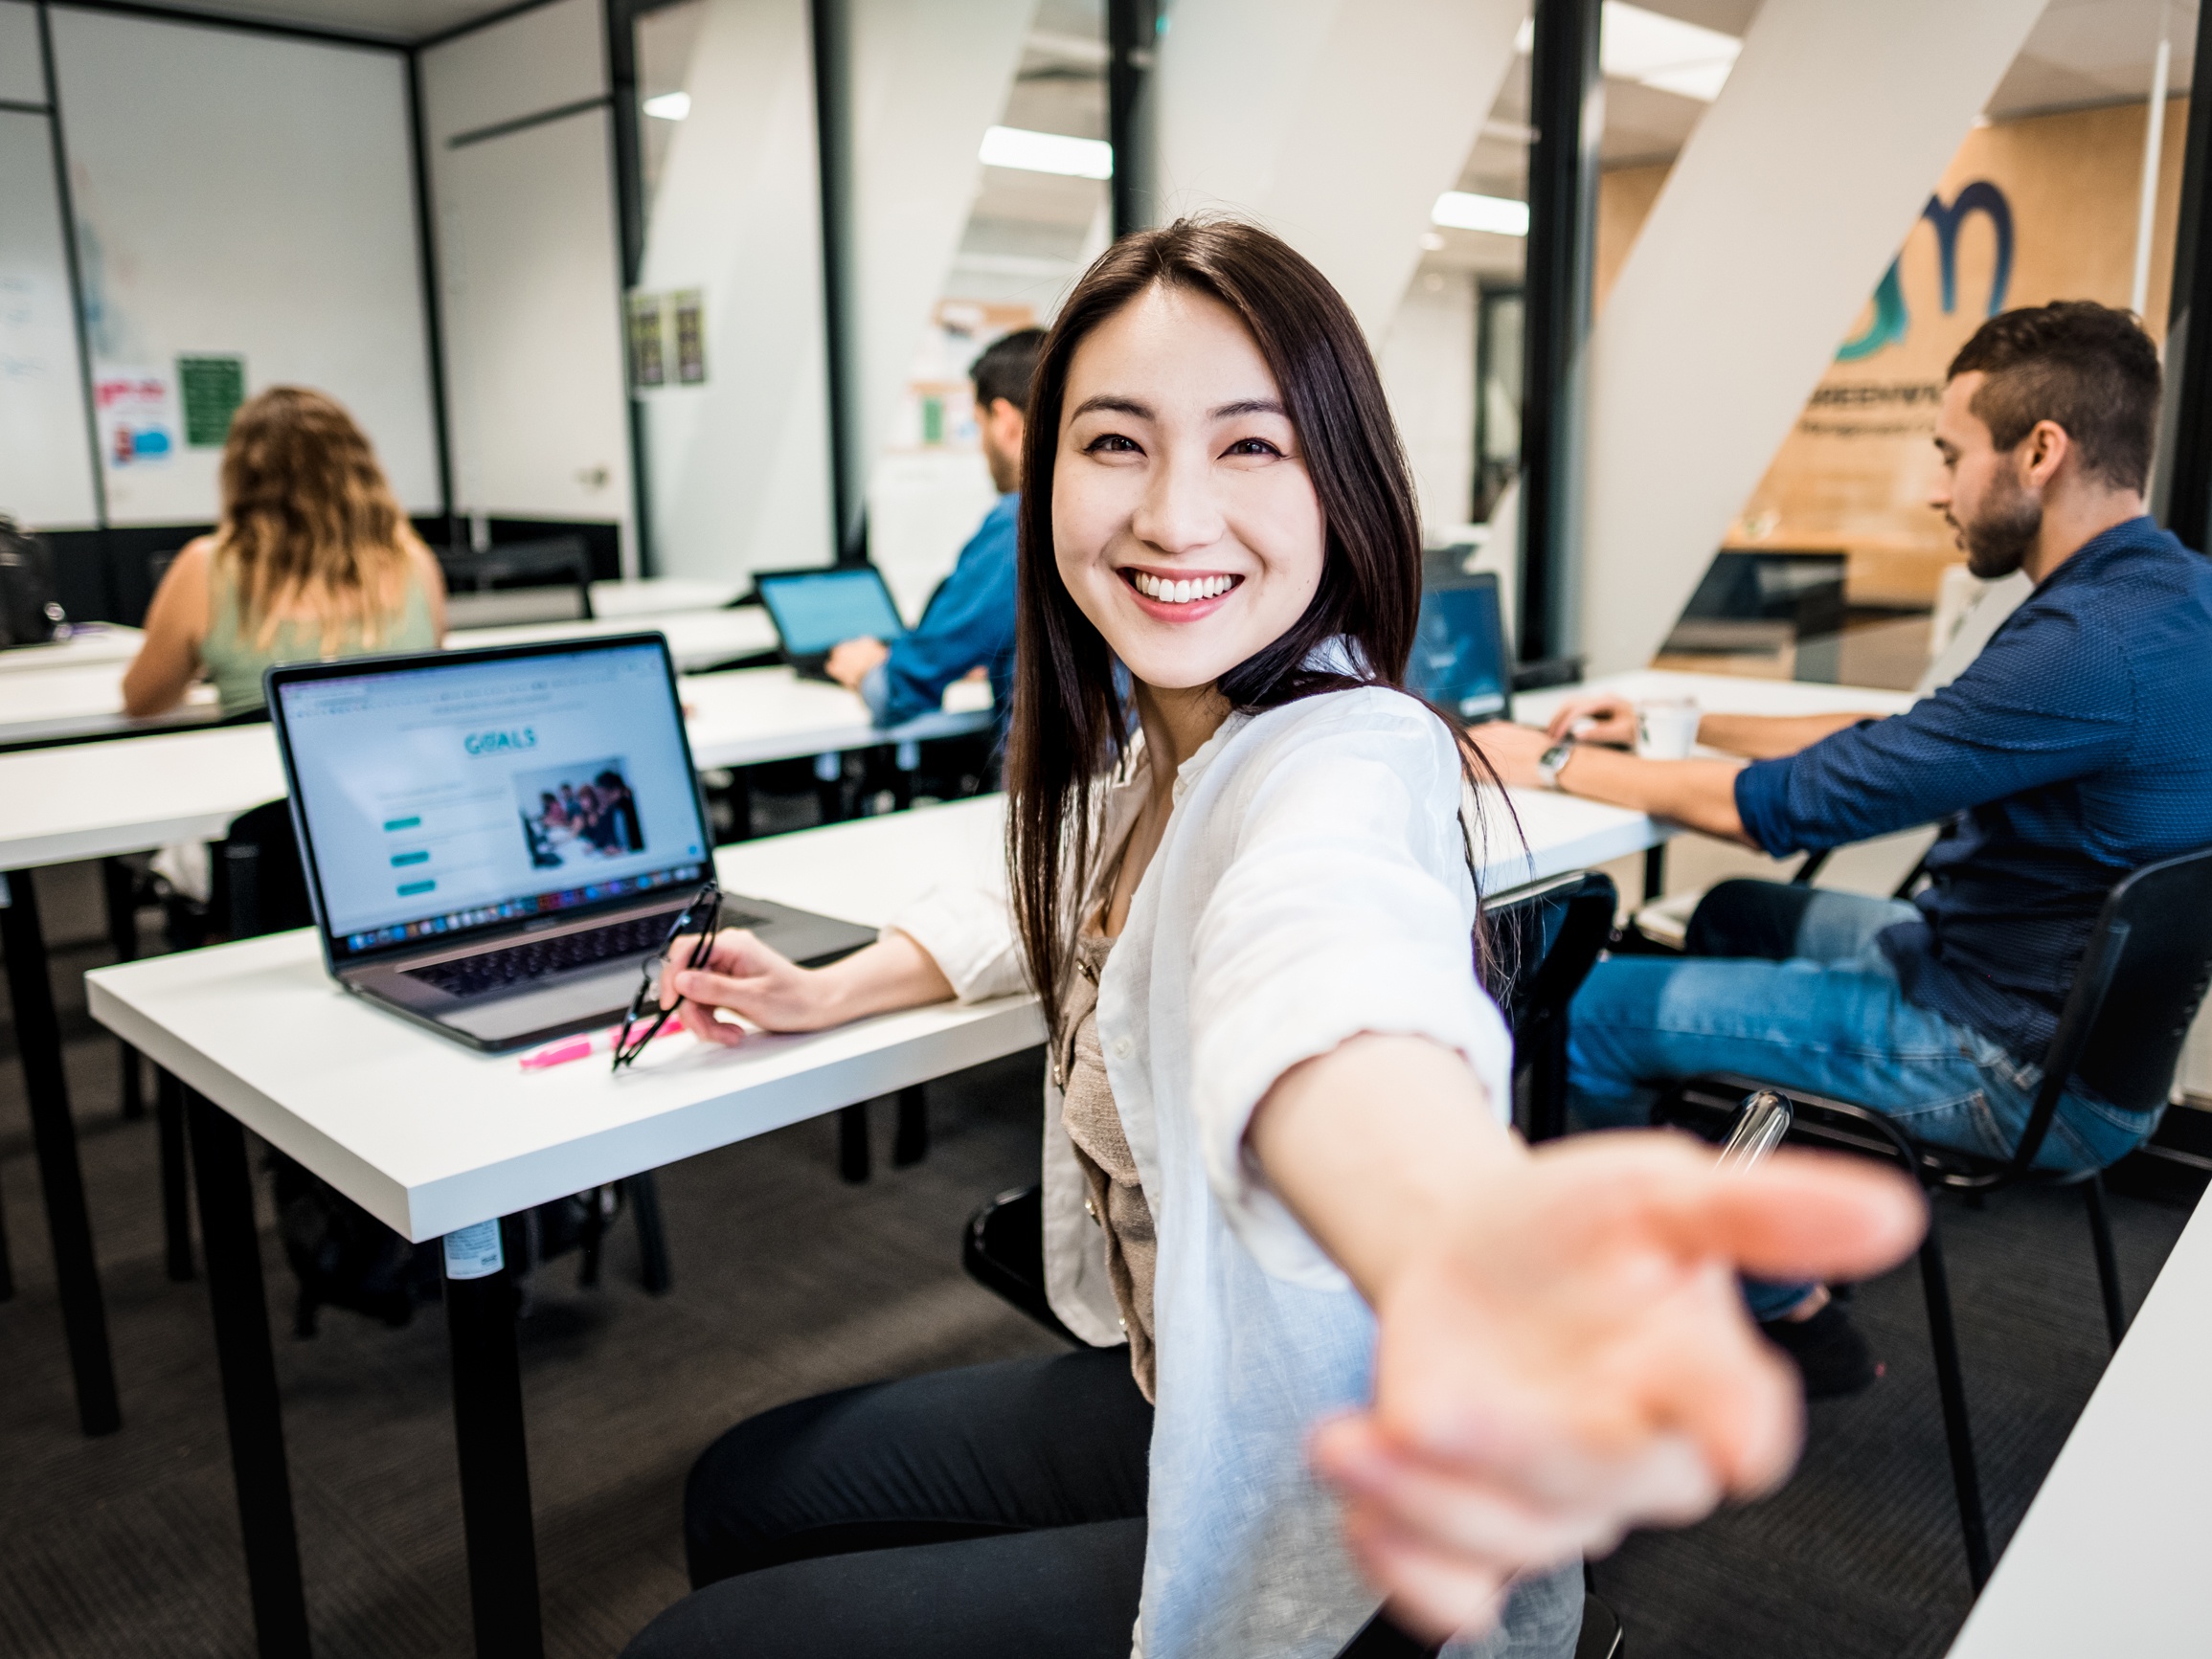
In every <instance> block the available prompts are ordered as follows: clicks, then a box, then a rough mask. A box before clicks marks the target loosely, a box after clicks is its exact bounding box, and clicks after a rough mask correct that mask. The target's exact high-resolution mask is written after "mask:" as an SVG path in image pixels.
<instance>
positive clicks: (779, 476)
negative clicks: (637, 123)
mask: <svg viewBox="0 0 2212 1659" xmlns="http://www.w3.org/2000/svg"><path fill="white" fill-rule="evenodd" d="M686 90H688V92H689V93H690V95H691V109H690V114H689V117H688V119H687V120H686V121H685V122H684V123H683V124H682V125H681V126H680V127H678V128H677V130H676V132H675V135H674V137H673V139H672V141H671V143H670V145H669V146H668V152H667V156H666V161H665V163H664V165H663V169H662V173H661V180H660V188H659V190H658V191H656V192H655V194H654V197H653V201H652V206H651V216H650V218H649V220H648V223H647V226H646V232H645V258H644V269H643V276H642V278H641V280H640V284H639V285H640V286H641V287H642V288H643V289H644V290H646V291H647V292H660V291H665V290H669V289H685V288H699V289H703V290H704V291H705V297H706V311H705V317H706V343H707V365H708V379H707V383H706V384H705V385H703V386H674V387H668V388H666V389H664V390H662V391H660V392H655V393H652V394H651V395H650V396H649V397H648V399H647V402H646V407H645V419H646V445H645V447H646V453H647V465H646V483H647V488H648V490H649V492H650V495H649V500H650V503H651V511H652V519H653V538H654V546H655V550H656V551H657V552H658V554H659V556H660V564H661V569H662V570H663V572H666V573H667V574H670V575H688V576H721V575H732V574H738V573H742V572H746V571H751V570H759V569H767V568H774V567H777V566H781V565H806V564H821V563H825V562H826V561H827V560H828V559H829V557H830V555H831V536H830V522H829V521H830V507H829V429H828V421H829V415H828V404H827V401H826V392H825V384H826V382H825V373H824V359H823V297H822V235H821V203H822V197H821V187H820V185H819V183H818V182H817V174H816V170H815V131H814V57H813V48H812V45H811V43H810V39H809V35H808V30H807V8H806V0H707V11H706V16H705V18H704V20H703V21H702V22H701V24H700V27H699V38H698V44H697V45H696V47H695V48H694V49H693V52H692V56H691V63H690V73H689V78H688V84H687V88H686Z"/></svg>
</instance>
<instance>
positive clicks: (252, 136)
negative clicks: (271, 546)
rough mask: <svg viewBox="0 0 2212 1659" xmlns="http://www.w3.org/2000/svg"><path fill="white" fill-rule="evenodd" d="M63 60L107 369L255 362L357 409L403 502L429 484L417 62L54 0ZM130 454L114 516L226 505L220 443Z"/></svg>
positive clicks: (96, 341)
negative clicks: (202, 356) (220, 497)
mask: <svg viewBox="0 0 2212 1659" xmlns="http://www.w3.org/2000/svg"><path fill="white" fill-rule="evenodd" d="M50 16H51V18H52V21H53V32H54V51H55V74H56V81H57V83H58V84H57V92H58V94H59V101H60V105H61V112H62V114H61V120H62V128H63V139H64V143H65V144H66V146H67V148H68V152H69V161H70V178H71V190H72V194H73V196H74V204H73V205H74V206H75V209H76V212H77V219H78V238H79V239H78V256H79V275H80V278H81V280H82V282H83V284H84V304H85V319H86V328H87V333H88V337H89V343H90V346H91V349H92V356H93V360H94V368H95V373H96V375H98V374H100V373H101V372H102V370H110V369H129V370H139V369H144V370H151V371H153V372H155V373H156V374H159V373H169V374H171V375H173V373H174V370H175V362H176V358H177V356H178V355H179V354H180V353H181V354H187V355H191V354H199V353H211V354H215V353H219V354H236V355H239V356H242V357H243V358H244V359H245V366H246V390H247V391H248V392H249V393H251V392H257V391H259V390H260V389H261V388H263V387H266V386H271V385H276V384H280V383H293V384H301V385H306V386H312V387H316V388H319V389H320V390H322V391H324V392H328V393H330V394H331V395H332V396H334V397H336V398H337V399H338V400H339V401H340V402H342V403H344V404H345V405H346V406H347V407H348V408H349V409H350V410H351V411H352V413H353V415H354V417H355V418H356V419H357V420H358V421H359V422H360V423H361V425H362V427H363V429H364V430H365V431H366V432H367V433H368V434H369V436H370V438H371V439H372V441H373V442H374V444H375V445H376V450H377V454H378V456H379V457H380V458H381V459H382V460H383V463H384V468H385V471H386V472H387V473H388V474H389V475H390V477H391V480H392V482H393V486H394V488H395V490H396V491H397V492H398V494H399V498H400V500H401V502H402V503H404V504H406V505H407V506H408V507H409V508H411V509H413V510H416V511H419V512H435V511H438V510H440V507H441V506H442V505H443V504H442V503H441V502H440V499H439V487H438V460H437V447H436V427H435V423H434V421H433V419H432V415H431V392H430V360H429V347H428V343H427V342H428V330H427V327H426V325H425V322H424V316H423V294H422V267H421V262H420V258H419V254H418V241H417V232H416V209H415V189H414V170H413V160H412V154H411V149H410V143H409V118H408V104H407V66H406V59H405V57H404V56H402V55H401V54H399V53H397V52H391V51H383V50H375V49H369V48H356V47H349V46H338V45H327V44H324V43H321V42H312V41H302V40H293V39H285V38H282V37H279V36H273V35H266V34H249V33H245V32H242V31H238V30H232V29H222V28H215V27H207V26H202V25H197V24H190V23H169V22H155V21H151V20H149V19H147V18H144V17H137V16H127V15H118V14H114V13H108V12H99V11H76V10H72V9H70V8H68V7H65V6H56V7H55V8H53V10H52V11H51V12H50ZM177 436H178V438H179V441H178V442H177V444H176V445H175V446H174V447H173V448H172V449H171V450H170V451H169V453H168V454H166V455H164V456H162V457H160V458H159V459H155V460H136V461H131V462H128V463H124V464H118V462H117V460H116V459H115V456H114V454H113V452H112V450H111V449H110V448H109V446H106V445H103V446H102V457H101V464H102V472H103V476H104V479H105V482H106V493H107V507H108V519H109V522H110V523H112V524H118V525H162V524H194V523H204V522H207V521H209V520H212V519H213V518H214V516H215V511H216V500H217V497H216V466H217V461H218V459H219V456H220V449H219V447H217V446H212V445H211V446H210V447H206V448H190V447H186V446H184V445H183V443H182V441H181V438H182V434H181V432H180V433H179V434H178V435H177Z"/></svg>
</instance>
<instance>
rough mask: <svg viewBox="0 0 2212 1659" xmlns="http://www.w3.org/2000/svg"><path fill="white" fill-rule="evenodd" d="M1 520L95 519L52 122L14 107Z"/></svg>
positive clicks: (2, 224) (0, 285) (0, 221)
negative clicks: (56, 179)
mask: <svg viewBox="0 0 2212 1659" xmlns="http://www.w3.org/2000/svg"><path fill="white" fill-rule="evenodd" d="M17 11H22V12H28V11H30V8H29V7H18V6H6V7H0V65H5V66H6V67H5V68H0V75H4V74H9V73H11V71H12V69H13V68H14V67H15V66H14V65H13V64H11V63H10V62H9V58H8V54H9V52H10V51H11V50H13V46H14V42H13V41H12V40H11V36H10V28H11V22H10V13H11V12H17ZM32 46H33V50H34V53H35V50H36V40H35V38H34V40H33V42H32ZM32 62H33V66H34V68H35V67H36V63H37V59H36V57H35V56H34V57H33V60H32ZM0 84H6V83H0ZM17 90H18V89H16V88H14V87H13V86H12V85H11V86H10V88H9V91H8V93H7V96H9V97H11V98H12V97H15V96H16V94H17ZM32 90H33V91H34V92H37V93H38V96H39V97H40V98H43V96H44V95H43V92H41V91H39V89H38V88H35V87H34V88H33V89H32ZM23 101H25V102H31V101H34V100H32V99H24V100H23ZM0 513H7V514H9V515H11V517H13V518H16V519H18V520H20V521H21V522H22V523H24V524H26V525H30V526H33V527H36V528H40V529H74V528H83V527H88V526H91V525H93V524H95V523H96V522H97V521H98V517H99V514H98V506H97V503H96V501H95V498H94V495H93V481H92V450H91V444H90V439H89V438H88V437H87V429H86V427H85V422H84V377H83V374H82V372H81V370H80V366H79V362H78V356H77V323H76V315H75V310H74V307H73V306H72V305H71V304H70V300H69V265H68V256H67V253H66V252H65V250H64V248H63V245H62V236H61V203H60V200H59V192H58V191H57V190H56V185H55V175H54V145H53V137H52V133H51V131H50V129H49V125H48V123H47V119H46V117H44V116H43V115H28V114H24V113H21V112H19V111H12V110H0Z"/></svg>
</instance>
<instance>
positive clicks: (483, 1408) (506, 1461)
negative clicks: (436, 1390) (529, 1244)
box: [445, 1222, 545, 1659]
mask: <svg viewBox="0 0 2212 1659" xmlns="http://www.w3.org/2000/svg"><path fill="white" fill-rule="evenodd" d="M505 1231H506V1228H505V1227H504V1226H503V1225H502V1224H501V1223H500V1222H484V1223H482V1224H481V1225H478V1226H473V1227H463V1229H462V1230H461V1231H459V1232H457V1233H448V1234H446V1235H445V1326H446V1331H447V1332H448V1334H450V1336H451V1339H452V1343H453V1428H454V1440H455V1444H456V1448H457V1450H458V1451H459V1453H460V1458H461V1523H462V1532H463V1536H465V1537H466V1539H467V1543H468V1603H469V1611H470V1613H471V1614H472V1616H473V1618H474V1621H475V1625H476V1651H477V1653H478V1654H479V1655H480V1659H491V1656H493V1655H497V1656H498V1659H538V1656H539V1655H541V1654H543V1653H544V1651H545V1641H544V1637H543V1635H542V1634H541V1632H540V1628H539V1618H538V1596H537V1542H536V1538H535V1536H534V1535H533V1532H532V1529H531V1524H530V1449H529V1446H528V1444H527V1442H526V1441H525V1440H524V1437H523V1423H522V1356H521V1355H520V1354H519V1353H518V1352H517V1351H516V1347H515V1332H514V1320H515V1301H516V1298H515V1288H514V1280H513V1277H512V1276H511V1275H510V1274H509V1273H508V1269H507V1265H506V1262H507V1255H508V1241H507V1240H504V1239H503V1238H502V1234H503V1233H504V1232H505Z"/></svg>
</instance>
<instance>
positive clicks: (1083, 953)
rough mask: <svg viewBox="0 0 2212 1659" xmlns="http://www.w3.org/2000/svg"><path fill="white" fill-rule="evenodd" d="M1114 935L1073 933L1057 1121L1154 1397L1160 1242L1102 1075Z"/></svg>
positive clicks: (1132, 1364) (1138, 1371) (1135, 1356)
mask: <svg viewBox="0 0 2212 1659" xmlns="http://www.w3.org/2000/svg"><path fill="white" fill-rule="evenodd" d="M1113 948H1114V941H1113V939H1111V938H1110V937H1108V936H1107V935H1106V934H1105V933H1104V932H1101V931H1100V930H1099V928H1098V920H1097V917H1096V916H1093V917H1092V918H1091V919H1090V921H1089V922H1088V923H1087V924H1086V925H1085V927H1084V929H1083V930H1082V931H1081V932H1080V933H1079V934H1077V935H1076V938H1075V972H1074V973H1073V974H1072V975H1069V978H1068V990H1067V997H1066V1005H1065V1015H1064V1018H1063V1019H1062V1020H1061V1023H1060V1029H1061V1030H1062V1031H1063V1032H1065V1033H1066V1034H1067V1035H1066V1037H1065V1038H1064V1039H1063V1041H1064V1042H1066V1044H1067V1048H1066V1051H1065V1052H1064V1053H1063V1054H1061V1055H1060V1056H1059V1060H1060V1066H1059V1070H1060V1075H1061V1077H1062V1078H1063V1079H1064V1080H1065V1081H1064V1083H1063V1085H1062V1091H1061V1096H1060V1121H1061V1123H1062V1124H1063V1125H1064V1126H1065V1127H1066V1128H1067V1131H1068V1138H1069V1139H1070V1140H1072V1141H1073V1142H1074V1143H1075V1161H1076V1163H1077V1164H1078V1165H1080V1166H1081V1168H1082V1171H1083V1178H1084V1180H1085V1182H1087V1183H1088V1184H1089V1186H1090V1188H1091V1196H1090V1198H1089V1199H1086V1200H1085V1201H1084V1204H1083V1207H1084V1208H1085V1209H1086V1210H1088V1211H1089V1212H1090V1213H1091V1219H1092V1220H1093V1221H1095V1222H1097V1223H1098V1224H1099V1225H1100V1226H1102V1227H1103V1228H1105V1230H1106V1277H1107V1282H1108V1283H1109V1284H1111V1285H1112V1286H1113V1287H1114V1305H1115V1306H1116V1307H1117V1309H1119V1310H1120V1313H1121V1329H1122V1330H1124V1331H1125V1332H1127V1333H1128V1334H1129V1369H1130V1372H1131V1374H1132V1375H1134V1376H1135V1377H1136V1379H1137V1386H1138V1387H1139V1388H1140V1389H1142V1390H1143V1391H1144V1398H1145V1399H1146V1400H1150V1399H1152V1397H1153V1392H1152V1391H1153V1363H1152V1280H1153V1269H1154V1267H1156V1266H1157V1264H1158V1262H1159V1259H1160V1257H1159V1249H1160V1246H1159V1241H1158V1239H1157V1238H1156V1237H1155V1235H1154V1233H1153V1230H1152V1206H1151V1204H1150V1203H1148V1202H1147V1201H1146V1200H1145V1197H1144V1187H1143V1184H1142V1183H1141V1182H1140V1180H1139V1179H1138V1176H1137V1159H1136V1158H1135V1157H1134V1156H1132V1155H1131V1154H1130V1151H1129V1141H1128V1139H1127V1137H1126V1136H1124V1135H1123V1134H1122V1132H1121V1113H1120V1110H1118V1109H1117V1107H1116V1106H1115V1104H1114V1088H1113V1086H1112V1085H1111V1084H1110V1083H1108V1082H1107V1080H1106V1057H1105V1055H1104V1054H1103V1053H1102V1052H1100V1050H1099V1047H1098V975H1099V974H1100V973H1102V972H1103V971H1104V969H1105V966H1106V954H1107V953H1108V952H1109V951H1111V950H1113Z"/></svg>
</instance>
